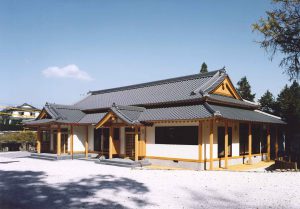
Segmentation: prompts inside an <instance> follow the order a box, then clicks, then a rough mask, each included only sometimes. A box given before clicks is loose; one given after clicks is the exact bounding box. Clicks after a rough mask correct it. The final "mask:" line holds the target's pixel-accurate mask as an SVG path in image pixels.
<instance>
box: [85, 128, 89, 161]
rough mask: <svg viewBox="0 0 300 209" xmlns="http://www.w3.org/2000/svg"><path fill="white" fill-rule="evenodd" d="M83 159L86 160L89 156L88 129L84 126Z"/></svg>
mask: <svg viewBox="0 0 300 209" xmlns="http://www.w3.org/2000/svg"><path fill="white" fill-rule="evenodd" d="M85 134H86V135H85V146H84V147H85V158H88V155H89V127H88V126H86V132H85Z"/></svg>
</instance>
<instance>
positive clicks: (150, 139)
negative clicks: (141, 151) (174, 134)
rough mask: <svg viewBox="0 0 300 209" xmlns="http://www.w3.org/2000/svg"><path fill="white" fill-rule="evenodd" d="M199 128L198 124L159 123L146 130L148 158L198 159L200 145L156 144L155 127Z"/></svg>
mask: <svg viewBox="0 0 300 209" xmlns="http://www.w3.org/2000/svg"><path fill="white" fill-rule="evenodd" d="M160 126H198V123H158V124H154V125H153V126H152V127H147V129H146V132H147V133H146V135H147V139H146V156H155V157H169V158H184V159H195V160H197V159H198V145H172V144H155V127H160Z"/></svg>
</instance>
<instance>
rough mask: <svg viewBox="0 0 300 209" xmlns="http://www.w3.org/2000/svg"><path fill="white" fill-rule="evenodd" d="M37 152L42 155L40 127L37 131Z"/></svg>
mask: <svg viewBox="0 0 300 209" xmlns="http://www.w3.org/2000/svg"><path fill="white" fill-rule="evenodd" d="M36 152H37V153H38V154H40V153H41V129H40V127H38V129H37V140H36Z"/></svg>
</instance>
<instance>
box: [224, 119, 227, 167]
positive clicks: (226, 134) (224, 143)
mask: <svg viewBox="0 0 300 209" xmlns="http://www.w3.org/2000/svg"><path fill="white" fill-rule="evenodd" d="M224 144H225V169H228V121H225V143H224Z"/></svg>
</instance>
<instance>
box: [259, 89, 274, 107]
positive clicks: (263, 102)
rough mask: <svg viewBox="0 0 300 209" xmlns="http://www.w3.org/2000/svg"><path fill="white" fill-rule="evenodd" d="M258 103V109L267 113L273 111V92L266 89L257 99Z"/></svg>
mask: <svg viewBox="0 0 300 209" xmlns="http://www.w3.org/2000/svg"><path fill="white" fill-rule="evenodd" d="M258 102H259V103H260V109H261V110H262V111H264V112H267V113H274V107H275V98H274V96H273V94H272V93H271V92H270V91H269V90H267V91H266V92H265V93H264V94H263V95H262V96H261V98H260V99H259V100H258Z"/></svg>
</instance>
